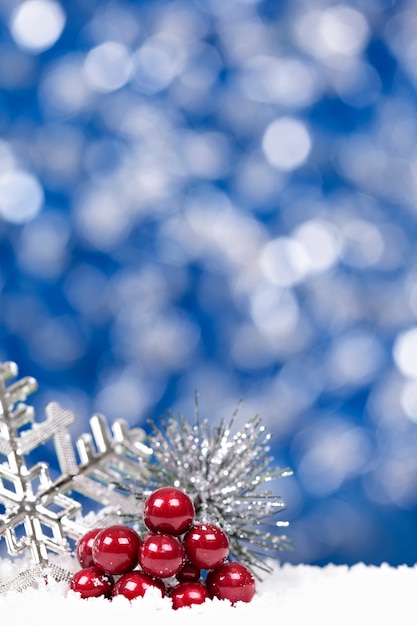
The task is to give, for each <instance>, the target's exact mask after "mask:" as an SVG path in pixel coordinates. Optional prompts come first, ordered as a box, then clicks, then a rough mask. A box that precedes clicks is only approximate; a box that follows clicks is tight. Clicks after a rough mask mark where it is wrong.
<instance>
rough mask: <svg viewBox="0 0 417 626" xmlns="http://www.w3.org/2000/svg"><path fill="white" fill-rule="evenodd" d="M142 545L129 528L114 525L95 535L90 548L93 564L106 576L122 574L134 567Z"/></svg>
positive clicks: (136, 535)
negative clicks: (106, 574)
mask: <svg viewBox="0 0 417 626" xmlns="http://www.w3.org/2000/svg"><path fill="white" fill-rule="evenodd" d="M141 543H142V540H141V538H140V537H139V535H138V534H137V532H136V531H135V530H134V529H133V528H130V527H129V526H124V525H121V524H116V525H113V526H108V527H107V528H103V529H102V530H100V532H99V533H97V535H96V537H95V539H94V541H93V543H92V548H91V553H92V558H93V562H94V564H95V565H97V567H99V568H100V569H102V570H103V571H105V572H107V573H108V574H113V575H115V574H124V573H125V572H128V571H129V570H131V569H133V568H134V567H136V565H137V563H138V553H139V548H140V545H141Z"/></svg>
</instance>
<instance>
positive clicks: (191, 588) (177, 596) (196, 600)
mask: <svg viewBox="0 0 417 626" xmlns="http://www.w3.org/2000/svg"><path fill="white" fill-rule="evenodd" d="M170 597H171V600H172V608H173V609H174V610H177V609H180V608H181V607H183V606H191V605H193V604H203V602H205V601H206V600H210V599H211V595H210V593H209V592H208V589H207V587H206V586H205V585H204V584H203V583H201V582H183V583H179V584H178V585H177V586H176V587H174V588H173V589H172V590H171V593H170Z"/></svg>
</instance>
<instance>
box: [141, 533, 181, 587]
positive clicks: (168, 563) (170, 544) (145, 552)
mask: <svg viewBox="0 0 417 626" xmlns="http://www.w3.org/2000/svg"><path fill="white" fill-rule="evenodd" d="M184 561H185V553H184V548H183V547H182V545H181V543H180V541H179V540H178V539H177V538H176V537H174V536H173V535H166V534H163V533H154V534H149V535H147V537H146V538H145V539H144V541H143V542H142V545H141V546H140V548H139V564H140V566H141V568H142V569H143V571H144V572H145V573H146V574H149V575H150V576H157V577H158V578H169V577H170V576H175V574H177V573H178V572H179V571H180V569H181V568H182V566H183V565H184Z"/></svg>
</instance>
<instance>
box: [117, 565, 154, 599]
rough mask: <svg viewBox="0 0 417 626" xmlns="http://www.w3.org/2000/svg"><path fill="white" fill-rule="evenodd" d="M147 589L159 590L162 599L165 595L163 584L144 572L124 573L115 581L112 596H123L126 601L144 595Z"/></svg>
mask: <svg viewBox="0 0 417 626" xmlns="http://www.w3.org/2000/svg"><path fill="white" fill-rule="evenodd" d="M148 589H159V591H160V592H161V595H162V597H164V596H165V595H166V589H165V585H164V583H163V582H162V581H161V580H159V579H158V578H154V577H153V576H149V574H145V573H144V572H139V571H133V572H126V574H123V575H122V576H120V578H119V579H118V580H117V581H116V583H115V585H114V588H113V593H112V596H124V597H125V598H127V599H128V600H133V599H134V598H139V597H142V596H144V595H145V593H146V592H147V591H148Z"/></svg>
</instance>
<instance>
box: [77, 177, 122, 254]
mask: <svg viewBox="0 0 417 626" xmlns="http://www.w3.org/2000/svg"><path fill="white" fill-rule="evenodd" d="M75 219H76V225H77V227H78V230H79V233H80V235H81V236H82V237H84V238H85V239H86V240H87V241H89V243H90V244H91V245H92V246H93V247H95V248H97V249H98V250H105V251H110V250H114V249H117V248H118V247H119V246H120V245H122V243H123V242H124V241H125V240H126V238H127V236H128V235H129V233H130V229H131V226H132V224H131V216H130V214H129V213H128V211H127V210H126V202H125V201H124V200H123V198H122V197H120V195H117V193H115V192H110V191H108V190H106V189H101V188H98V189H90V190H89V191H88V193H86V194H85V195H84V196H82V197H81V198H80V199H79V201H78V203H77V204H76V206H75Z"/></svg>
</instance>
